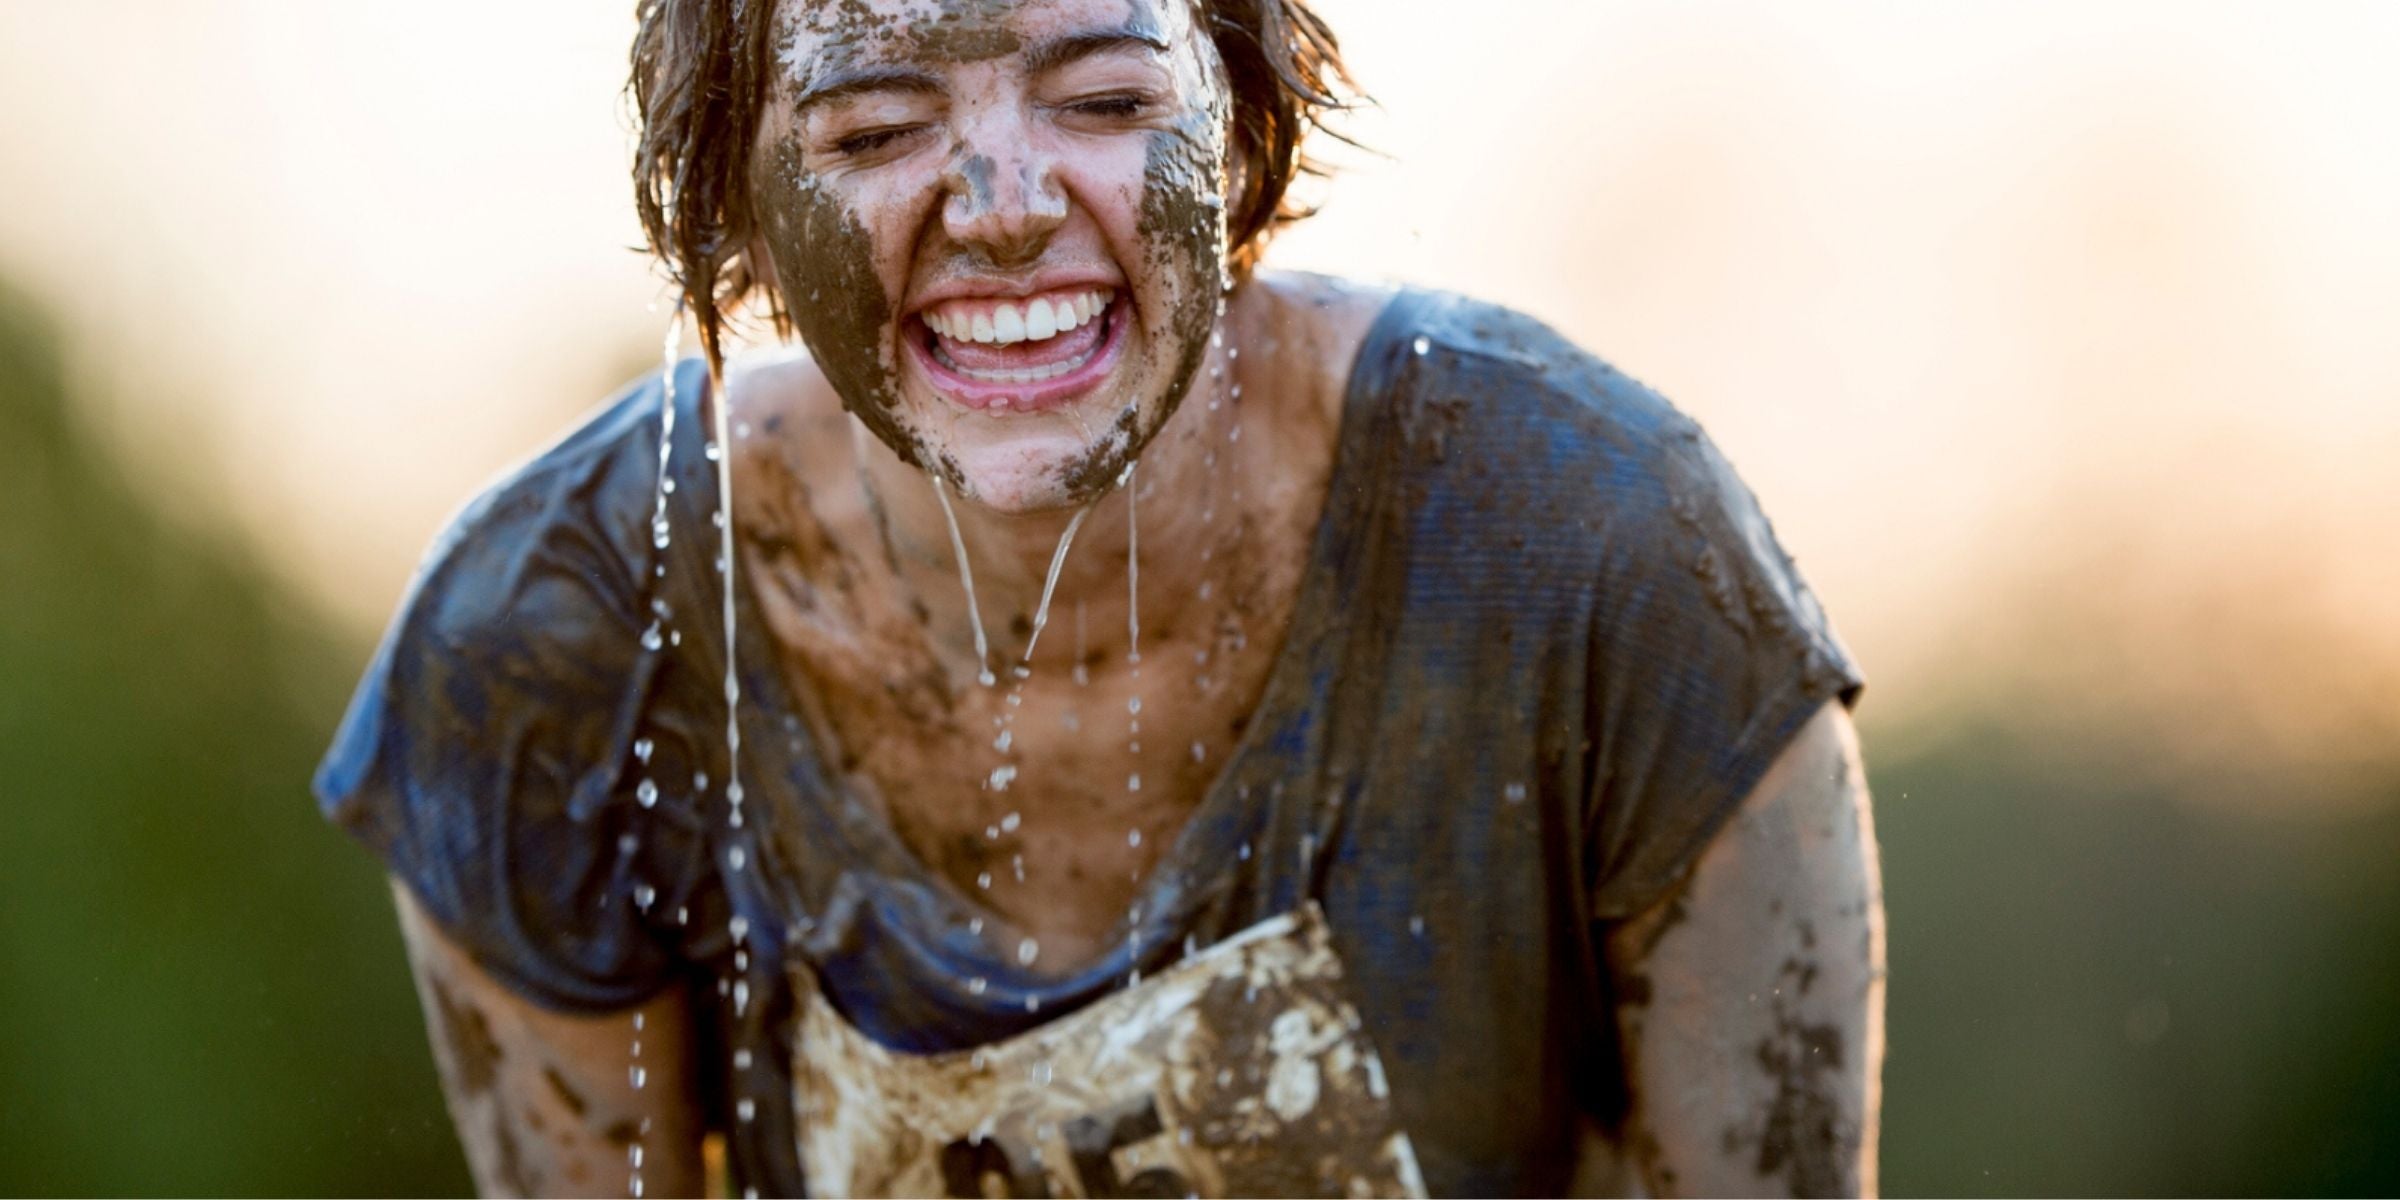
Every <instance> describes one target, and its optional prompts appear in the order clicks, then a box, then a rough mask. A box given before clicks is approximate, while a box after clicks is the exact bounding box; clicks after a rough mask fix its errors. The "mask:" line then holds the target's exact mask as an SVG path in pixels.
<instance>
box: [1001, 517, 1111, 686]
mask: <svg viewBox="0 0 2400 1200" xmlns="http://www.w3.org/2000/svg"><path fill="white" fill-rule="evenodd" d="M1099 506H1100V502H1099V501H1097V500H1094V501H1092V502H1091V503H1090V504H1086V505H1084V506H1083V507H1082V508H1079V509H1076V510H1075V517H1074V519H1073V520H1070V521H1068V522H1067V531H1066V532H1065V533H1062V534H1060V535H1058V549H1057V550H1055V551H1052V552H1051V555H1050V571H1049V573H1048V574H1047V575H1044V576H1043V577H1042V602H1041V603H1040V604H1038V605H1036V606H1034V610H1033V632H1032V633H1030V634H1027V635H1026V637H1025V653H1023V654H1020V655H1018V656H1017V673H1018V677H1019V678H1023V677H1024V676H1025V674H1026V673H1027V672H1029V671H1030V670H1031V669H1032V667H1033V648H1034V647H1035V646H1038V645H1040V644H1041V641H1042V630H1043V629H1045V628H1047V627H1048V626H1049V624H1050V597H1051V596H1052V595H1053V594H1055V593H1056V592H1057V591H1058V573H1059V570H1060V569H1061V568H1063V567H1065V566H1066V565H1067V548H1068V547H1070V546H1073V545H1074V544H1075V531H1076V530H1078V529H1081V528H1083V519H1084V518H1085V517H1088V516H1090V515H1092V510H1093V509H1095V508H1098V507H1099Z"/></svg>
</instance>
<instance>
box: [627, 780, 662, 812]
mask: <svg viewBox="0 0 2400 1200" xmlns="http://www.w3.org/2000/svg"><path fill="white" fill-rule="evenodd" d="M633 798H634V800H635V801H637V802H638V803H640V804H641V806H642V807H643V808H656V807H658V785H657V784H656V783H653V782H651V781H650V780H647V779H645V780H643V781H641V782H640V783H637V784H635V785H634V787H633Z"/></svg>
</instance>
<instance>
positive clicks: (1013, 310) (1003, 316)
mask: <svg viewBox="0 0 2400 1200" xmlns="http://www.w3.org/2000/svg"><path fill="white" fill-rule="evenodd" d="M1024 340H1025V314H1024V313H1021V312H1019V311H1017V306H1016V305H1014V304H1003V305H1001V306H1000V307H998V308H995V309H993V310H992V341H993V342H994V343H996V344H998V345H1002V346H1013V345H1015V344H1017V343H1018V342H1021V341H1024Z"/></svg>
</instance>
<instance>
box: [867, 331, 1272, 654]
mask: <svg viewBox="0 0 2400 1200" xmlns="http://www.w3.org/2000/svg"><path fill="white" fill-rule="evenodd" d="M1220 325H1221V326H1225V325H1226V323H1225V322H1220ZM1218 341H1221V342H1222V344H1221V345H1220V344H1212V349H1211V350H1210V351H1209V354H1208V357H1207V360H1206V361H1205V362H1203V363H1202V365H1201V366H1200V368H1199V370H1198V372H1197V374H1196V376H1195V378H1194V379H1193V381H1192V385H1191V390H1190V392H1189V394H1188V395H1187V396H1186V398H1185V400H1184V402H1183V404H1182V405H1181V407H1180V408H1178V410H1177V411H1176V412H1175V413H1174V414H1173V415H1172V416H1171V417H1170V418H1169V419H1168V421H1167V423H1166V425H1165V427H1164V428H1162V429H1161V430H1160V431H1159V433H1158V435H1157V436H1156V437H1154V438H1153V439H1152V440H1151V442H1150V444H1149V446H1148V447H1146V448H1145V449H1144V450H1143V452H1142V455H1141V457H1140V458H1139V459H1138V460H1137V462H1136V465H1135V468H1134V471H1133V473H1132V477H1131V478H1130V479H1129V480H1128V481H1127V482H1126V484H1125V485H1124V486H1122V487H1117V488H1112V489H1111V490H1110V491H1108V492H1106V493H1104V494H1103V495H1101V496H1100V497H1099V498H1098V499H1097V500H1095V501H1093V502H1092V503H1090V504H1089V505H1088V506H1086V507H1085V508H1083V509H1079V510H1078V509H1069V510H1064V511H1051V512H1039V513H1022V514H1019V513H1003V512H996V511H994V510H991V509H988V508H985V507H983V506H982V505H979V504H975V503H972V502H970V501H967V500H965V499H963V498H961V497H960V496H958V495H957V494H956V493H955V492H952V493H950V494H948V495H947V497H944V496H943V495H941V494H940V493H939V492H937V490H936V485H935V483H934V481H933V479H932V477H931V476H929V475H927V474H926V473H925V472H924V471H922V470H920V469H919V468H917V467H916V466H914V465H913V464H909V463H905V462H903V461H902V460H901V459H900V458H899V457H898V456H896V455H895V454H893V453H892V452H891V451H890V449H889V448H887V447H885V446H884V445H883V444H882V443H881V442H880V441H877V440H876V439H874V438H873V437H871V436H868V435H867V434H866V433H865V432H864V429H863V427H860V426H857V425H856V424H855V423H853V430H854V433H855V434H856V442H857V444H858V447H859V452H860V455H861V458H862V473H863V475H864V478H865V483H866V486H867V489H868V492H869V494H870V495H871V496H872V497H873V498H874V500H875V503H876V505H877V507H878V509H879V510H880V512H881V513H882V514H883V519H884V525H885V534H886V536H887V537H889V538H890V539H891V542H892V545H893V550H894V558H895V559H896V560H897V562H898V565H899V567H900V575H901V579H902V582H903V583H904V584H905V586H907V587H908V588H909V589H910V590H911V591H913V592H914V593H915V595H916V596H917V597H919V598H920V599H921V600H922V601H923V602H924V604H925V606H926V608H927V610H928V611H929V612H930V613H931V614H932V615H933V617H934V620H933V629H934V632H935V640H936V642H937V643H938V644H939V647H940V649H941V650H942V652H943V654H944V657H945V658H950V659H954V660H956V659H963V660H965V661H964V664H963V665H964V669H965V671H966V672H967V673H968V674H974V673H977V672H978V671H980V670H983V669H989V670H991V671H994V672H997V673H1002V674H1005V673H1007V672H1008V671H1010V669H1011V668H1014V667H1016V666H1018V665H1019V664H1020V661H1021V660H1023V659H1024V656H1025V653H1026V651H1027V649H1028V644H1029V643H1032V646H1031V648H1032V649H1033V651H1034V653H1033V655H1032V658H1031V660H1030V661H1029V662H1028V663H1027V664H1026V665H1028V666H1029V667H1030V668H1031V669H1034V670H1042V669H1045V668H1047V669H1049V670H1063V669H1065V668H1066V667H1068V666H1069V665H1071V664H1072V663H1073V662H1074V661H1075V657H1076V655H1077V654H1078V653H1081V654H1082V655H1083V656H1084V657H1085V658H1092V657H1117V658H1122V657H1124V656H1127V655H1130V654H1131V653H1133V652H1134V651H1135V650H1136V649H1137V641H1136V639H1137V638H1139V643H1138V644H1148V645H1157V644H1160V643H1162V642H1163V641H1164V640H1166V638H1167V637H1168V636H1170V634H1171V631H1175V630H1177V629H1178V628H1180V627H1181V626H1182V625H1184V624H1187V623H1188V622H1189V620H1190V619H1191V618H1192V616H1193V611H1194V605H1195V603H1196V602H1198V601H1202V600H1205V598H1206V597H1207V596H1208V595H1209V594H1210V593H1211V592H1212V591H1213V590H1216V589H1217V588H1218V587H1220V586H1221V585H1220V584H1218V583H1217V581H1218V580H1220V579H1223V578H1225V577H1227V573H1228V572H1229V571H1232V570H1234V569H1236V568H1238V567H1239V566H1240V565H1241V563H1242V560H1244V559H1245V558H1246V557H1247V556H1249V555H1253V554H1257V553H1261V552H1263V551H1264V549H1265V548H1263V547H1259V546H1256V545H1253V544H1252V543H1253V542H1254V541H1255V540H1256V538H1255V531H1256V529H1257V528H1258V524H1257V523H1256V522H1254V521H1251V520H1247V519H1245V513H1246V512H1247V511H1248V507H1247V501H1248V499H1249V497H1248V493H1246V492H1245V489H1244V488H1243V486H1242V482H1243V480H1244V479H1245V478H1252V477H1256V475H1255V473H1258V472H1265V471H1268V470H1270V469H1271V464H1269V463H1267V462H1266V461H1265V459H1264V456H1265V455H1266V454H1267V453H1269V452H1270V450H1271V446H1272V443H1273V440H1274V439H1272V438H1267V437H1260V436H1252V435H1251V434H1250V433H1248V432H1244V431H1242V426H1243V424H1244V418H1245V416H1246V415H1250V414H1253V413H1254V412H1255V410H1256V409H1257V408H1258V407H1259V406H1258V404H1257V402H1256V401H1255V400H1254V399H1252V398H1250V397H1251V395H1252V394H1254V393H1255V391H1256V389H1255V388H1253V387H1250V386H1246V385H1245V380H1244V378H1243V374H1242V372H1241V370H1240V367H1241V366H1242V364H1241V360H1240V357H1239V355H1238V342H1237V341H1236V340H1235V339H1234V338H1233V337H1232V336H1231V334H1230V333H1228V334H1227V336H1226V337H1224V338H1222V339H1218ZM945 498H946V499H947V501H948V504H947V512H945V506H944V503H943V501H944V499H945ZM953 521H955V528H956V533H957V538H956V542H955V543H954V542H953V539H952V522H953ZM1070 534H1071V535H1072V536H1071V538H1070ZM961 547H963V550H964V553H965V557H966V561H967V563H968V566H969V568H970V569H969V571H968V573H967V574H968V577H969V578H971V580H972V590H973V593H974V597H975V609H974V612H975V613H976V614H979V615H980V617H981V621H982V627H983V630H984V632H985V635H986V641H987V642H988V647H989V652H988V658H987V659H986V660H985V662H984V663H981V664H978V663H976V662H975V657H976V649H975V644H974V643H975V638H974V621H973V619H972V618H971V616H970V610H969V608H968V606H967V599H966V593H967V591H968V589H967V588H966V587H962V586H961V582H962V581H961V578H960V569H959V564H958V555H959V549H960V548H961ZM1062 552H1063V554H1062ZM1054 564H1055V568H1056V570H1055V574H1054V573H1053V566H1054ZM1045 595H1046V596H1047V598H1048V601H1049V603H1048V605H1047V610H1046V614H1047V619H1048V624H1047V627H1046V628H1043V629H1042V631H1041V632H1040V633H1039V635H1038V641H1037V640H1036V637H1037V635H1036V633H1035V630H1036V627H1037V625H1038V624H1039V623H1040V622H1042V621H1043V619H1044V616H1045V606H1044V604H1043V600H1044V598H1045Z"/></svg>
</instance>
